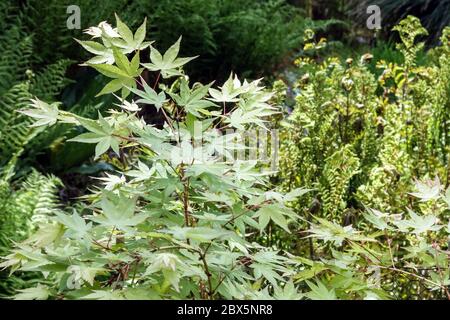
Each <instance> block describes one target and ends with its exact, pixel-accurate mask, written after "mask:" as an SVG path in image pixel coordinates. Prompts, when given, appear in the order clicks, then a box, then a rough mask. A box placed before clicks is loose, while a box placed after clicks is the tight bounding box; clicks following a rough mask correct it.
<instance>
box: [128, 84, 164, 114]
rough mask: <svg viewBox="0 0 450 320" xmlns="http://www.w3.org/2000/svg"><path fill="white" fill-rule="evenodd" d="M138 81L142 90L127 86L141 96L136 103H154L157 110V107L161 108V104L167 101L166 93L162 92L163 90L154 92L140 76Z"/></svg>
mask: <svg viewBox="0 0 450 320" xmlns="http://www.w3.org/2000/svg"><path fill="white" fill-rule="evenodd" d="M140 83H141V85H142V87H143V88H144V91H142V90H139V89H136V88H132V87H129V88H127V89H128V90H130V91H131V92H133V93H134V94H136V95H138V96H139V97H141V99H139V100H137V101H136V102H137V103H145V104H150V105H154V106H155V107H156V109H157V110H158V111H159V109H161V107H162V106H163V104H164V103H165V102H166V101H167V99H166V94H165V93H164V91H161V92H160V93H156V91H155V90H153V89H152V88H151V87H150V86H149V85H148V84H147V83H146V82H145V80H144V78H142V77H141V80H140Z"/></svg>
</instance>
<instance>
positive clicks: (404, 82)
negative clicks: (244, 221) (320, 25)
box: [279, 16, 450, 298]
mask: <svg viewBox="0 0 450 320" xmlns="http://www.w3.org/2000/svg"><path fill="white" fill-rule="evenodd" d="M394 31H397V32H398V33H399V35H400V39H401V43H400V44H399V45H398V46H397V47H398V50H399V52H401V53H402V55H403V57H404V59H403V63H401V64H397V63H393V62H386V61H379V62H378V63H377V68H379V69H380V70H381V71H382V72H381V75H380V76H379V77H378V79H376V77H375V75H374V74H372V73H371V72H370V69H369V63H370V61H371V60H372V59H373V56H372V55H371V54H370V53H367V54H365V55H363V56H362V57H361V59H360V60H359V61H355V60H353V59H347V60H346V61H345V62H343V63H342V62H341V61H339V60H338V59H336V58H328V59H325V60H322V61H321V60H319V59H316V58H317V56H319V55H320V49H321V48H322V47H323V46H324V45H325V44H326V41H325V40H320V41H316V40H315V37H314V34H313V33H312V31H310V32H308V33H307V34H306V37H305V38H306V39H307V40H308V41H307V43H306V46H305V49H306V51H307V52H308V50H310V51H311V52H312V53H313V54H310V55H307V56H305V57H302V58H299V59H298V61H297V65H298V67H299V68H300V70H301V72H302V75H301V77H300V79H299V80H298V82H297V86H296V88H294V89H295V90H297V91H298V96H297V97H296V105H295V108H294V110H293V112H292V114H291V115H290V116H289V117H288V119H287V120H286V121H284V123H283V126H284V128H285V129H284V130H283V131H282V137H283V138H282V139H281V141H282V143H281V151H280V160H281V163H280V164H281V168H280V174H279V182H280V183H281V185H282V186H283V187H284V188H285V190H286V191H289V190H291V189H293V188H297V187H300V186H302V187H306V188H308V189H313V191H311V192H309V193H308V194H307V195H306V196H305V197H302V198H301V199H300V200H299V201H298V202H297V203H296V204H294V209H295V211H296V212H297V213H298V214H300V215H302V216H303V217H304V220H305V221H304V224H303V227H301V228H300V230H299V232H300V233H301V234H303V235H305V236H308V234H309V235H310V236H311V237H312V238H310V239H309V240H308V241H305V240H295V239H294V237H288V238H286V239H282V240H281V241H280V242H281V243H284V244H285V246H286V247H290V248H294V249H295V250H296V251H295V252H296V254H299V255H302V256H305V255H308V256H309V259H310V260H309V261H308V263H307V265H308V264H309V265H310V266H311V267H312V269H309V268H307V270H306V271H305V273H306V274H308V275H310V276H311V277H312V276H313V275H315V274H316V273H317V272H312V271H311V270H316V268H318V270H319V271H320V272H322V269H321V268H325V269H323V270H328V271H330V269H329V261H328V260H327V261H328V262H327V263H325V264H324V263H323V261H325V260H324V259H335V260H333V261H336V264H335V265H334V267H333V268H331V272H328V271H325V272H323V279H322V280H323V282H321V283H323V284H324V285H325V287H328V288H329V289H330V288H331V289H332V288H334V289H336V292H337V291H338V290H339V291H340V293H339V294H338V295H337V296H338V297H340V298H344V297H345V298H363V297H362V296H358V294H357V293H352V294H350V293H349V292H351V290H350V289H349V288H347V287H345V288H346V289H349V290H350V291H345V290H346V289H344V287H340V286H339V285H338V284H337V283H335V281H337V282H338V283H340V284H342V285H344V283H343V282H342V281H346V280H345V279H347V280H348V281H349V282H348V283H347V284H345V285H350V284H351V286H353V285H355V286H356V287H358V286H361V288H366V286H363V282H365V281H367V278H366V277H365V276H364V275H363V274H364V272H366V271H367V272H369V273H370V272H372V271H373V270H375V269H376V268H375V269H373V268H372V266H373V265H375V264H376V265H377V266H378V267H377V268H378V269H376V270H380V269H379V268H381V269H382V272H381V273H380V275H379V278H378V280H377V281H378V284H379V286H381V287H383V288H381V287H379V288H380V289H383V290H381V292H382V293H383V295H384V296H386V297H391V298H411V297H420V296H427V295H428V297H430V296H434V297H436V296H444V297H446V296H447V295H448V293H447V290H448V257H446V250H447V249H446V248H447V242H446V239H447V236H448V232H447V231H444V230H447V229H446V227H445V225H446V224H445V223H446V222H445V221H446V220H445V216H446V214H447V213H448V208H447V207H445V206H444V207H442V206H441V205H437V204H436V205H435V208H434V209H433V208H431V209H430V208H428V209H424V208H423V206H424V205H422V204H418V203H417V202H415V201H413V198H412V197H411V195H410V194H409V193H408V192H410V191H411V190H412V189H413V187H414V179H419V180H425V181H428V180H429V179H434V177H435V176H436V177H438V179H439V181H442V182H443V183H442V184H443V185H442V186H441V184H440V183H439V184H437V183H435V184H434V187H433V188H432V190H435V191H436V190H441V191H442V190H445V188H446V187H448V185H449V180H448V179H449V177H448V173H449V161H448V124H449V123H448V121H449V119H448V107H449V104H450V83H449V76H450V72H449V69H448V59H449V36H450V29H449V28H446V29H445V30H444V31H443V35H442V37H441V46H440V47H438V48H436V49H434V50H433V52H432V53H430V56H431V55H432V56H434V57H435V58H434V59H430V63H428V64H427V65H420V66H419V65H417V63H416V58H417V54H418V52H420V51H421V49H422V47H423V44H422V43H420V42H418V38H419V37H421V36H424V35H426V34H427V31H426V30H425V29H424V28H423V27H422V26H421V24H420V21H419V20H418V19H417V18H415V17H412V16H409V17H408V18H407V19H405V20H403V21H402V22H401V23H400V24H399V25H398V26H396V27H395V28H394ZM428 184H429V183H428V182H427V183H422V184H420V186H419V188H420V189H421V190H428V189H427V188H428V187H425V186H427V185H428ZM430 188H431V187H430ZM423 192H425V191H423ZM436 192H437V191H436ZM433 199H434V200H436V199H444V196H442V197H439V196H436V197H435V198H433ZM438 202H439V201H438ZM440 203H441V204H442V201H441V202H440ZM368 208H370V209H368ZM407 208H408V209H407ZM421 209H423V210H422V215H420V214H416V213H414V211H415V210H421ZM368 210H369V211H368ZM406 210H408V213H407V214H406V216H408V215H409V217H410V218H409V219H407V218H404V217H403V218H401V217H402V214H404V213H405V211H406ZM368 212H369V213H368ZM365 217H368V219H366V220H365V219H364V218H365ZM315 219H316V220H315ZM383 219H385V220H386V221H388V222H391V223H393V224H394V227H393V228H391V227H387V226H385V227H382V228H380V223H381V222H380V220H382V221H384V220H383ZM402 219H403V220H402ZM441 219H444V220H443V221H442V220H441ZM367 220H368V221H367ZM368 222H369V223H368ZM416 223H417V224H418V225H421V226H422V227H423V229H420V231H418V232H417V233H414V235H410V234H408V232H409V231H410V229H408V227H413V225H415V224H416ZM422 223H423V225H422ZM311 224H313V225H314V227H313V228H312V229H311V228H310V225H311ZM374 225H375V229H378V230H381V232H380V231H374V233H371V230H373V227H374ZM355 226H360V227H361V228H362V229H361V230H362V232H363V233H364V234H365V238H364V239H359V240H357V239H358V237H360V236H361V233H360V232H359V231H356V229H355ZM427 226H428V227H427ZM417 228H419V227H417ZM438 231H439V232H438ZM391 232H392V233H391ZM353 235H354V236H355V238H353V239H352V237H353ZM341 236H342V237H341ZM347 237H348V238H347ZM317 238H319V239H321V240H325V241H316V240H314V239H317ZM294 243H295V244H294ZM333 244H334V245H333ZM419 244H420V246H419ZM416 246H418V247H416ZM430 247H431V248H436V250H435V251H433V250H434V249H433V250H431V249H430ZM413 248H414V249H413ZM412 250H416V251H414V252H415V254H417V255H419V256H420V255H422V254H423V255H426V256H427V258H424V259H429V260H428V261H425V260H421V258H420V257H418V259H417V260H414V259H413V258H415V256H414V254H411V255H408V254H407V252H408V251H412ZM429 250H431V251H429ZM390 251H391V252H390ZM389 252H390V253H389ZM371 254H373V256H370V255H371ZM429 255H431V257H429ZM386 257H387V258H389V257H391V258H392V261H393V262H391V265H390V266H386V263H387V262H386V261H387V260H386ZM347 258H348V259H350V260H351V261H352V262H351V263H350V262H349V264H347V263H345V264H343V265H341V266H338V267H337V268H336V265H337V263H338V262H339V263H342V262H343V260H345V259H347ZM410 259H412V260H413V261H411V260H410ZM431 259H434V260H433V261H435V262H432V261H431ZM350 260H349V261H350ZM316 261H317V262H316ZM438 261H439V262H438ZM353 262H354V263H355V264H353V265H352V263H353ZM433 263H434V264H433ZM333 264H334V262H333ZM428 264H433V266H432V267H431V269H429V265H428ZM364 266H365V267H364ZM409 268H411V270H408V269H409ZM398 269H401V271H399V270H398ZM423 269H426V270H428V271H430V274H428V273H427V276H425V273H423ZM383 270H384V271H383ZM316 271H317V270H316ZM360 271H364V272H363V273H361V274H359V275H358V272H360ZM435 272H436V273H435ZM397 273H400V275H398V274H397ZM430 277H431V278H430ZM423 278H426V279H423ZM299 279H303V276H302V277H300V278H299ZM349 279H352V280H349ZM355 279H359V280H355ZM433 279H434V280H433ZM438 279H440V280H439V281H438ZM415 280H418V283H419V285H417V283H416V282H415ZM433 284H434V286H433ZM319 287H320V288H323V287H322V284H320V285H319ZM356 287H354V288H353V289H355V288H356ZM353 289H352V290H353ZM356 291H357V290H356ZM424 292H425V293H424ZM353 294H354V295H353ZM378 297H381V296H378Z"/></svg>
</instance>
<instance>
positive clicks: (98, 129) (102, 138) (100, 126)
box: [68, 113, 120, 159]
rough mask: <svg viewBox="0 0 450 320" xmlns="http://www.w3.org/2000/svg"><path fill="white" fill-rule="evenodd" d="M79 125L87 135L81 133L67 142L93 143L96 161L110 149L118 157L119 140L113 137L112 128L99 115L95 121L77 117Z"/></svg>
mask: <svg viewBox="0 0 450 320" xmlns="http://www.w3.org/2000/svg"><path fill="white" fill-rule="evenodd" d="M78 121H79V122H80V124H81V125H82V126H83V127H85V128H86V129H88V130H89V131H90V132H89V133H83V134H80V135H79V136H76V137H75V138H72V139H70V140H68V141H71V142H81V143H95V144H97V145H96V147H95V159H98V158H99V157H100V156H101V155H102V154H103V153H105V152H106V151H108V150H109V148H112V149H113V151H114V152H115V153H116V154H117V155H120V146H119V144H120V139H119V138H118V137H115V136H113V132H114V128H113V127H112V126H111V125H110V124H109V123H108V121H106V120H105V119H104V118H103V117H102V115H101V114H100V113H99V119H98V120H97V121H95V120H90V119H84V118H82V117H78Z"/></svg>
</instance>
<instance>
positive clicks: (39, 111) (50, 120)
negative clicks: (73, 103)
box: [19, 98, 59, 127]
mask: <svg viewBox="0 0 450 320" xmlns="http://www.w3.org/2000/svg"><path fill="white" fill-rule="evenodd" d="M19 112H20V113H23V114H25V115H27V116H29V117H32V118H34V119H36V120H37V121H36V122H35V123H33V124H32V125H31V126H32V127H42V126H52V125H54V124H55V123H56V122H57V121H58V115H59V111H58V103H52V104H48V103H45V102H43V101H41V100H39V99H38V98H36V99H32V100H31V109H23V110H20V111H19Z"/></svg>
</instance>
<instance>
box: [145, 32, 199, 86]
mask: <svg viewBox="0 0 450 320" xmlns="http://www.w3.org/2000/svg"><path fill="white" fill-rule="evenodd" d="M180 43H181V37H180V38H179V39H178V41H177V42H175V44H173V45H172V46H171V47H170V48H169V49H168V50H167V51H166V52H165V53H164V55H161V53H159V51H158V50H156V49H155V48H154V47H152V46H150V61H151V63H144V64H142V65H143V66H144V67H145V68H147V69H148V70H150V71H161V75H162V76H163V78H170V77H173V76H177V75H181V73H180V72H179V71H178V69H179V68H180V67H182V66H183V65H185V64H186V63H188V62H189V61H191V60H193V59H195V58H197V57H188V58H178V57H177V56H178V53H179V51H180Z"/></svg>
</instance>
